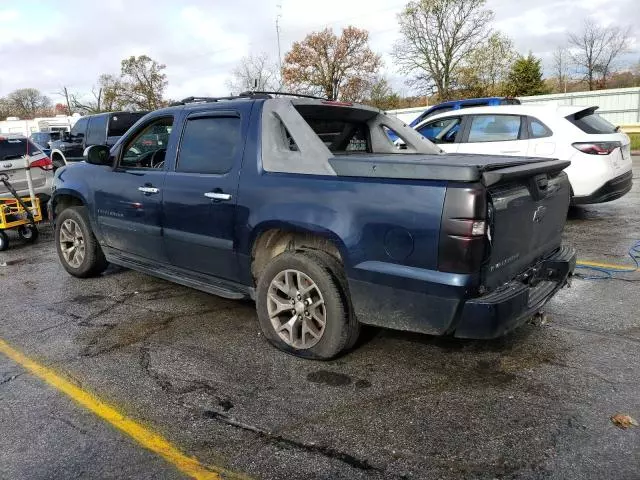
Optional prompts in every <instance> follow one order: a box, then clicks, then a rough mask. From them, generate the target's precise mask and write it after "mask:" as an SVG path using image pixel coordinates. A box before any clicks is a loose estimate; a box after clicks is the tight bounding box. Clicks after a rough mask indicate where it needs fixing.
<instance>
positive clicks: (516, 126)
mask: <svg viewBox="0 0 640 480" xmlns="http://www.w3.org/2000/svg"><path fill="white" fill-rule="evenodd" d="M520 126H521V118H520V116H517V115H476V116H474V117H473V120H472V121H471V129H470V131H469V140H468V141H469V142H470V143H474V142H506V141H510V140H517V139H518V137H519V135H520Z"/></svg>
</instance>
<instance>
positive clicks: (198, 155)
mask: <svg viewBox="0 0 640 480" xmlns="http://www.w3.org/2000/svg"><path fill="white" fill-rule="evenodd" d="M240 127H241V125H240V118H239V117H204V118H193V119H190V120H187V124H186V126H185V128H184V132H183V134H182V143H181V145H180V152H179V153H178V165H177V167H176V171H178V172H185V173H209V174H223V173H227V172H228V171H229V170H231V168H232V167H233V165H234V163H235V162H236V159H237V157H238V154H239V153H240V150H241V145H242V143H241V134H240Z"/></svg>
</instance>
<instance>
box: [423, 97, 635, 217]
mask: <svg viewBox="0 0 640 480" xmlns="http://www.w3.org/2000/svg"><path fill="white" fill-rule="evenodd" d="M597 108H598V107H576V106H556V105H501V106H495V107H477V108H468V109H464V110H455V111H450V112H446V113H441V114H439V115H435V116H433V117H429V118H428V119H427V120H425V121H424V122H422V123H420V124H418V125H417V126H416V127H415V128H416V130H417V131H418V132H420V133H421V134H422V135H423V136H425V137H426V138H427V139H429V140H431V141H432V142H434V143H437V144H438V146H439V147H441V148H442V149H443V150H444V151H445V152H448V153H477V154H492V155H518V156H532V157H545V158H558V159H560V160H570V161H571V165H570V166H569V167H567V169H566V172H567V174H568V176H569V180H570V182H571V189H572V193H573V199H572V203H573V204H574V205H579V204H585V203H601V202H608V201H610V200H615V199H617V198H620V197H622V196H623V195H624V194H626V193H627V192H628V191H629V190H631V183H632V177H633V174H632V172H631V150H630V146H629V143H630V142H629V137H628V136H627V135H626V134H624V133H622V132H620V131H618V129H617V128H616V127H614V126H613V125H612V124H611V123H609V122H608V121H606V120H605V119H604V118H602V117H600V116H599V115H598V114H597V113H595V111H596V110H597Z"/></svg>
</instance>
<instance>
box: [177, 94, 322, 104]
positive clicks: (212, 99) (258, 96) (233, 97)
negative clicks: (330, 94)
mask: <svg viewBox="0 0 640 480" xmlns="http://www.w3.org/2000/svg"><path fill="white" fill-rule="evenodd" d="M273 95H284V96H287V97H301V98H312V99H314V100H327V99H326V98H323V97H316V96H314V95H305V94H302V93H289V92H263V91H246V92H242V93H241V94H240V95H231V96H228V97H187V98H183V99H182V100H180V101H178V102H174V103H172V104H171V106H172V107H177V106H180V105H187V104H189V103H209V102H218V101H220V100H236V99H240V98H248V99H254V100H255V99H269V98H273Z"/></svg>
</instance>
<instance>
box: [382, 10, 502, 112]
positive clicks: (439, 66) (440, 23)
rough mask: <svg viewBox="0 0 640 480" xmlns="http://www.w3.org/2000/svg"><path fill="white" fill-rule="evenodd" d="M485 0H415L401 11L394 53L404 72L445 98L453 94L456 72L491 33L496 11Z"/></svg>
mask: <svg viewBox="0 0 640 480" xmlns="http://www.w3.org/2000/svg"><path fill="white" fill-rule="evenodd" d="M485 3H486V1H485V0H413V1H410V2H409V3H408V4H407V6H406V7H405V9H404V11H403V12H402V13H400V14H399V15H398V21H399V24H400V34H401V38H400V40H399V41H398V42H397V43H396V44H395V46H394V49H393V52H392V55H393V57H394V58H395V60H396V63H397V64H398V66H399V67H400V70H401V72H402V73H405V74H410V75H414V78H413V84H414V85H415V86H417V87H420V89H421V90H422V91H423V92H427V91H430V90H431V91H433V90H435V91H436V92H437V93H438V96H439V98H440V99H441V100H444V99H447V98H449V97H450V96H451V94H452V85H454V84H455V75H456V72H457V71H458V69H459V67H461V66H462V65H463V63H464V62H465V61H466V60H467V59H468V58H469V55H470V54H471V53H472V52H473V51H474V50H476V49H477V48H478V47H479V46H480V45H481V44H482V43H483V42H484V41H485V40H486V39H487V38H488V36H489V34H490V33H491V29H490V25H489V24H490V22H491V20H492V19H493V12H492V11H491V10H488V9H485V8H484V6H485Z"/></svg>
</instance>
